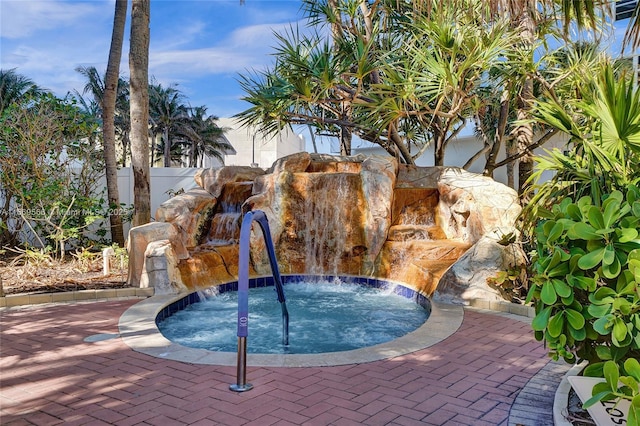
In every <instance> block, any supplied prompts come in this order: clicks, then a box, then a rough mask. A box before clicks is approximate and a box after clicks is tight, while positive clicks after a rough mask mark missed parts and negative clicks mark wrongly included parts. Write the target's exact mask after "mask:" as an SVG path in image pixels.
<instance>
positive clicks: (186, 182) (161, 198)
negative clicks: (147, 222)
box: [100, 167, 200, 235]
mask: <svg viewBox="0 0 640 426" xmlns="http://www.w3.org/2000/svg"><path fill="white" fill-rule="evenodd" d="M198 170H200V169H198V168H177V167H151V169H150V175H149V178H150V181H151V217H152V219H153V218H155V215H156V210H157V209H158V207H159V206H160V204H162V203H163V202H165V201H167V200H168V199H169V198H171V194H172V193H175V192H178V191H180V190H181V189H182V190H185V191H188V190H189V189H193V188H196V187H197V186H198V185H196V182H195V181H194V180H193V177H194V176H195V174H196V172H197V171H198ZM100 187H104V188H105V194H106V181H104V180H103V183H102V184H101V185H100ZM118 192H119V195H120V203H122V204H124V205H125V206H133V170H132V169H131V167H125V168H122V169H120V170H118ZM130 225H131V224H130V223H127V224H125V233H126V232H128V230H129V227H130ZM125 235H126V234H125Z"/></svg>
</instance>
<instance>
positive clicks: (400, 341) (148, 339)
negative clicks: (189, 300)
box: [118, 294, 464, 367]
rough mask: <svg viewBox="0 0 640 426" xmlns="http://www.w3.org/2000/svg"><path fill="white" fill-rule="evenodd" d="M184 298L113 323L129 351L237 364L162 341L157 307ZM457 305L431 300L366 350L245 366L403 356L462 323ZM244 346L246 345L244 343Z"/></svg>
mask: <svg viewBox="0 0 640 426" xmlns="http://www.w3.org/2000/svg"><path fill="white" fill-rule="evenodd" d="M184 297H185V294H172V295H157V296H152V297H150V298H148V299H145V300H143V301H141V302H139V303H136V304H135V305H133V306H131V307H130V308H129V309H127V310H126V311H125V312H124V313H123V314H122V315H121V316H120V320H119V322H118V328H119V331H120V337H121V338H122V340H123V341H124V343H125V344H126V345H127V346H129V347H130V348H131V349H133V350H134V351H137V352H141V353H144V354H147V355H150V356H153V357H156V358H162V359H170V360H174V361H182V362H188V363H192V364H205V365H225V366H235V365H237V353H236V352H213V351H208V350H205V349H197V348H189V347H186V346H183V345H180V344H177V343H174V342H172V341H170V340H168V339H167V338H166V337H164V336H163V335H162V333H160V331H159V330H158V327H157V325H156V317H157V316H158V314H159V313H160V312H161V311H162V309H163V308H164V307H165V306H167V305H170V304H172V303H174V302H176V301H178V300H180V299H182V298H184ZM463 316H464V311H463V307H462V306H460V305H448V304H444V303H438V302H433V301H431V314H430V315H429V318H428V319H427V321H425V323H424V324H423V325H422V326H420V327H419V328H417V329H416V330H414V331H412V332H410V333H408V334H406V335H404V336H402V337H399V338H397V339H394V340H391V341H389V342H385V343H380V344H378V345H374V346H368V347H366V348H361V349H354V350H350V351H342V352H327V353H321V354H251V353H249V354H247V366H250V367H323V366H335V365H346V364H361V363H366V362H372V361H378V360H381V359H387V358H393V357H397V356H401V355H406V354H408V353H411V352H415V351H418V350H421V349H425V348H428V347H430V346H433V345H435V344H436V343H438V342H440V341H442V340H444V339H446V338H447V337H449V336H451V335H452V334H453V333H455V332H456V330H458V328H459V327H460V326H461V325H462V319H463ZM248 344H249V345H250V344H251V341H250V340H248Z"/></svg>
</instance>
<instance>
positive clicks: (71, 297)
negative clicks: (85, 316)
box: [0, 288, 154, 308]
mask: <svg viewBox="0 0 640 426" xmlns="http://www.w3.org/2000/svg"><path fill="white" fill-rule="evenodd" d="M153 293H154V289H153V288H118V289H101V290H78V291H66V292H59V293H38V294H12V295H8V296H4V297H0V308H12V307H16V306H24V305H39V304H42V303H56V302H80V301H82V302H88V301H92V300H102V299H117V298H125V297H150V296H153Z"/></svg>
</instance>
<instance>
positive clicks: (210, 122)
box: [176, 105, 230, 167]
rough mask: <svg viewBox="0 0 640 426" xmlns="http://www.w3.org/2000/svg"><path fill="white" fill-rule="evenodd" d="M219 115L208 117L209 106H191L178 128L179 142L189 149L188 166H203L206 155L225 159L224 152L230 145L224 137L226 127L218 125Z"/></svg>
mask: <svg viewBox="0 0 640 426" xmlns="http://www.w3.org/2000/svg"><path fill="white" fill-rule="evenodd" d="M217 119H218V117H216V116H213V115H210V116H208V117H207V107H206V106H204V105H203V106H199V107H195V108H190V109H189V113H188V116H187V117H186V119H185V120H184V122H183V123H182V125H181V126H179V127H178V128H177V129H176V136H177V137H178V140H177V143H178V144H181V145H185V146H186V147H188V149H189V161H188V165H187V166H188V167H202V160H203V159H204V156H209V157H214V158H217V159H218V160H220V161H221V162H222V161H223V160H224V152H225V150H226V149H228V148H230V145H229V143H228V141H227V140H226V138H225V137H224V129H222V128H220V127H218V125H217V124H216V120H217Z"/></svg>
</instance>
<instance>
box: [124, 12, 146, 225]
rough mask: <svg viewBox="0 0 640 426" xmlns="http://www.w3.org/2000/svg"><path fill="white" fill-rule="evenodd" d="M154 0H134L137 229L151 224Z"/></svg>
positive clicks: (133, 124)
mask: <svg viewBox="0 0 640 426" xmlns="http://www.w3.org/2000/svg"><path fill="white" fill-rule="evenodd" d="M150 9H151V7H150V0H132V3H131V46H130V49H129V73H130V85H131V167H132V169H133V207H134V214H133V226H139V225H144V224H145V223H149V222H150V221H151V188H150V186H151V185H150V181H149V15H150Z"/></svg>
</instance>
